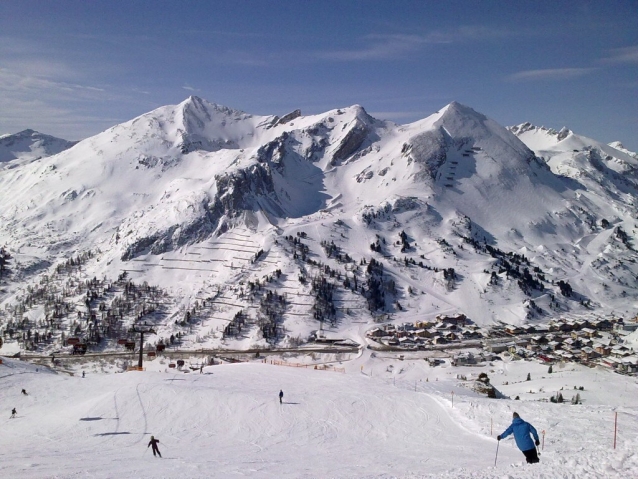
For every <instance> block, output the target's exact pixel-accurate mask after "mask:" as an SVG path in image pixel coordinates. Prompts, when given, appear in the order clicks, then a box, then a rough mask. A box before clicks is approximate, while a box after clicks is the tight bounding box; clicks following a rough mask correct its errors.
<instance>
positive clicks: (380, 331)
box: [368, 328, 387, 338]
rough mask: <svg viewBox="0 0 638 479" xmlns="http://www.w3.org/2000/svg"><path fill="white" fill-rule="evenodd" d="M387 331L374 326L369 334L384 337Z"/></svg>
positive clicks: (372, 336) (374, 336)
mask: <svg viewBox="0 0 638 479" xmlns="http://www.w3.org/2000/svg"><path fill="white" fill-rule="evenodd" d="M386 335H387V333H386V332H385V331H384V330H383V329H381V328H374V329H372V330H370V331H368V336H369V337H371V338H382V337H384V336H386Z"/></svg>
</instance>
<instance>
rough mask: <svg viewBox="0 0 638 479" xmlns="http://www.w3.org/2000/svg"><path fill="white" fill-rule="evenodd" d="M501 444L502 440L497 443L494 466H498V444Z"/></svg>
mask: <svg viewBox="0 0 638 479" xmlns="http://www.w3.org/2000/svg"><path fill="white" fill-rule="evenodd" d="M500 444H501V441H498V442H497V443H496V457H495V458H494V467H496V459H498V446H499V445H500Z"/></svg>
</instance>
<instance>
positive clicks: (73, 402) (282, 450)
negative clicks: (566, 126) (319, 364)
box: [0, 356, 638, 479]
mask: <svg viewBox="0 0 638 479" xmlns="http://www.w3.org/2000/svg"><path fill="white" fill-rule="evenodd" d="M160 361H163V360H159V359H157V360H155V361H153V362H147V363H146V364H147V367H148V368H149V369H148V370H147V371H146V372H128V373H121V374H104V373H99V372H97V371H95V370H94V369H98V370H99V365H93V366H95V367H92V366H90V365H87V366H85V367H86V372H87V375H86V377H85V378H82V377H81V375H80V374H79V370H76V374H75V376H73V377H71V376H68V375H66V374H49V373H48V372H47V370H46V368H43V367H40V368H39V370H37V371H36V367H35V366H32V365H25V364H24V363H20V362H14V361H12V360H5V362H4V364H3V365H0V377H2V381H3V393H2V394H1V395H0V409H1V410H2V411H3V412H4V413H5V414H6V415H5V416H4V418H3V419H1V420H0V421H1V425H2V430H3V434H2V436H0V447H1V448H2V451H3V460H2V461H0V475H1V476H2V477H11V478H21V479H29V478H43V477H56V478H72V477H83V476H86V475H90V476H91V477H94V478H112V477H118V478H123V479H124V478H137V477H163V478H183V477H188V478H193V479H197V478H227V477H234V476H237V477H251V478H256V479H265V478H278V479H281V478H291V479H292V478H294V479H298V478H308V479H309V478H324V477H325V478H327V477H330V478H335V479H337V478H355V477H356V478H367V479H387V478H397V479H399V478H400V479H418V478H456V479H458V478H468V479H469V478H473V479H502V478H505V477H507V478H517V479H531V478H539V479H550V478H551V479H553V478H559V477H560V478H581V479H593V478H600V477H605V478H626V477H636V475H637V474H638V462H637V460H636V454H635V452H634V451H635V449H636V446H637V444H636V443H637V440H636V434H635V432H636V428H637V427H638V424H637V420H636V417H637V415H636V412H637V411H636V406H635V402H633V401H632V397H634V396H635V388H636V386H635V384H630V383H629V382H628V380H627V378H625V377H622V376H619V375H615V374H613V373H610V372H605V371H603V372H599V373H598V374H595V373H594V372H593V371H590V370H589V369H588V368H585V367H582V366H577V367H575V368H566V369H564V370H562V371H561V372H560V373H559V372H555V373H554V374H547V372H546V371H547V369H546V366H542V365H540V364H537V363H530V362H526V361H519V362H512V363H509V364H504V363H500V362H498V363H495V364H493V365H490V366H487V365H486V366H484V367H482V368H477V367H474V368H471V367H466V368H462V367H461V368H451V367H449V366H447V367H437V368H429V367H428V366H427V363H426V362H425V361H423V360H416V359H410V358H409V357H407V358H406V359H405V360H404V361H400V360H398V359H375V358H372V357H369V356H368V357H367V358H362V359H361V360H359V361H355V362H353V363H351V364H350V365H349V367H347V372H346V373H345V374H344V373H342V372H331V371H321V370H315V369H313V368H308V369H302V368H290V367H278V366H275V365H271V364H264V363H261V361H259V362H255V363H245V364H235V365H218V366H207V367H205V368H204V370H203V374H199V373H194V374H193V373H191V374H183V373H182V372H179V371H175V370H168V369H167V364H166V362H164V364H161V363H160ZM187 370H188V369H187ZM479 372H486V373H488V374H489V378H490V380H491V381H492V383H493V384H495V385H496V387H498V388H499V389H503V390H506V394H507V395H511V397H512V398H508V399H500V400H494V399H487V398H485V397H482V396H480V395H479V394H476V393H474V392H473V391H472V390H470V389H468V388H466V387H464V386H465V385H466V383H468V381H464V380H458V379H457V375H461V376H467V377H468V378H470V377H471V376H472V375H474V377H476V375H477V374H478V373H479ZM527 374H530V375H531V380H530V381H525V377H526V375H527ZM576 386H578V387H583V388H584V390H582V391H581V390H578V391H575V390H574V389H573V388H575V387H576ZM563 388H564V391H563V393H564V395H565V398H566V399H567V401H568V402H567V403H565V404H552V403H549V402H542V401H539V400H538V399H540V398H546V396H548V395H549V394H554V393H555V392H556V391H559V390H561V389H563ZM21 389H25V390H26V391H27V393H28V395H26V396H25V395H21V394H20V390H21ZM280 389H282V390H283V392H284V397H283V404H279V401H278V399H277V394H278V392H279V390H280ZM544 390H545V391H547V392H546V393H545V392H543V391H544ZM570 390H571V391H572V392H570ZM577 392H578V393H579V395H580V397H581V400H582V401H583V404H579V405H571V404H569V398H570V397H571V396H574V395H576V393H577ZM515 395H516V396H519V395H520V397H521V400H518V401H517V400H514V399H513V397H514V396H515ZM12 408H16V410H17V417H16V418H14V419H9V415H10V411H11V409H12ZM513 411H517V412H518V413H519V414H520V416H521V417H522V418H523V419H525V420H527V421H529V422H530V423H531V424H532V425H534V426H535V427H536V429H537V430H538V433H539V435H540V437H541V439H542V454H541V456H540V458H541V461H540V463H539V464H533V465H528V464H525V463H524V457H523V455H522V454H521V453H520V451H518V449H517V448H516V446H515V444H514V441H513V439H512V438H511V437H509V438H507V439H505V440H503V441H501V442H500V443H498V449H497V441H496V439H495V438H496V436H497V435H498V434H501V433H502V431H504V430H505V428H506V427H507V426H508V425H509V423H510V421H511V418H512V412H513ZM614 413H617V415H618V435H617V440H616V448H615V449H614V438H613V432H614ZM151 435H152V436H154V437H155V438H156V439H159V441H160V442H159V450H160V453H161V455H162V459H159V458H155V457H153V455H152V453H151V451H150V449H149V448H148V447H147V446H148V443H149V440H150V437H151ZM497 450H498V452H497Z"/></svg>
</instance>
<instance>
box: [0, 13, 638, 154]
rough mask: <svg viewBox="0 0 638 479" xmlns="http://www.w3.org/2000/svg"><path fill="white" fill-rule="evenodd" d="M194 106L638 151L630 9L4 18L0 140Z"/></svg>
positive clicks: (637, 73) (78, 131)
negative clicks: (532, 135) (434, 124)
mask: <svg viewBox="0 0 638 479" xmlns="http://www.w3.org/2000/svg"><path fill="white" fill-rule="evenodd" d="M189 95H197V96H200V97H202V98H204V99H206V100H208V101H212V102H215V103H219V104H222V105H225V106H229V107H232V108H235V109H240V110H243V111H246V112H248V113H253V114H259V115H268V114H277V115H282V114H285V113H287V112H289V111H292V110H294V109H297V108H300V109H301V110H302V113H303V114H315V113H321V112H324V111H327V110H330V109H334V108H340V107H346V106H349V105H353V104H360V105H362V106H363V107H365V109H366V110H367V111H368V112H369V113H370V114H371V115H373V116H375V117H376V118H380V119H388V120H392V121H395V122H397V123H409V122H413V121H416V120H418V119H421V118H424V117H426V116H428V115H430V114H431V113H433V112H434V111H436V110H438V109H440V108H441V107H443V106H444V105H446V104H448V103H450V102H451V101H454V100H455V101H458V102H461V103H463V104H466V105H468V106H471V107H472V108H474V109H475V110H477V111H479V112H481V113H483V114H485V115H487V116H489V117H490V118H493V119H494V120H496V121H497V122H499V123H500V124H502V125H514V124H519V123H522V122H525V121H530V122H532V123H534V124H536V125H544V126H547V127H551V128H556V129H560V128H561V127H563V126H567V127H568V128H570V129H571V130H573V131H574V132H576V133H578V134H580V135H584V136H589V137H591V138H594V139H596V140H599V141H604V142H610V141H615V140H620V141H621V142H622V143H623V144H624V145H625V147H627V148H629V149H631V150H633V151H638V0H624V1H622V0H609V1H605V2H600V1H573V0H572V1H569V2H567V1H560V0H555V1H537V2H509V1H500V2H497V1H489V0H483V1H480V2H476V1H455V0H449V1H445V2H440V1H439V2H434V1H408V0H406V1H396V2H387V1H373V0H369V1H359V0H350V1H345V2H344V1H333V0H323V1H321V2H300V1H274V0H272V1H242V0H235V1H233V2H228V1H191V2H175V1H164V0H153V1H146V0H137V1H134V2H124V1H112V0H109V1H102V0H94V1H91V2H86V1H70V0H58V1H56V2H47V1H34V0H3V1H2V2H0V134H2V133H15V132H18V131H20V130H23V129H26V128H32V129H35V130H38V131H41V132H43V133H48V134H52V135H55V136H59V137H62V138H65V139H68V140H79V139H82V138H86V137H88V136H91V135H94V134H96V133H99V132H101V131H103V130H105V129H107V128H109V127H110V126H113V125H114V124H117V123H121V122H124V121H127V120H130V119H132V118H134V117H136V116H138V115H140V114H143V113H145V112H148V111H150V110H152V109H154V108H157V107H159V106H162V105H167V104H175V103H179V102H181V101H183V100H184V99H185V98H187V97H188V96H189Z"/></svg>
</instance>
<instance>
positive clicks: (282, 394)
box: [279, 389, 284, 404]
mask: <svg viewBox="0 0 638 479" xmlns="http://www.w3.org/2000/svg"><path fill="white" fill-rule="evenodd" d="M283 402H284V392H283V391H282V390H281V389H280V390H279V404H283Z"/></svg>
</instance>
